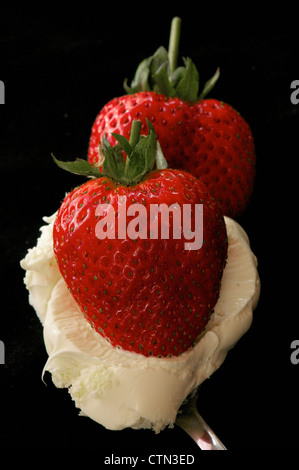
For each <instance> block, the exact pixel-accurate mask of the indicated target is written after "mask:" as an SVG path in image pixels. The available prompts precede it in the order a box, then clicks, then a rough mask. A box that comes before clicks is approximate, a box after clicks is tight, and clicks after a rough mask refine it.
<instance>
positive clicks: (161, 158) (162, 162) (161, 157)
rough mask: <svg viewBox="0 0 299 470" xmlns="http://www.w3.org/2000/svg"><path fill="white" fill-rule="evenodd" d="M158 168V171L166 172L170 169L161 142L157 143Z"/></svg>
mask: <svg viewBox="0 0 299 470" xmlns="http://www.w3.org/2000/svg"><path fill="white" fill-rule="evenodd" d="M156 167H157V170H165V168H167V167H168V164H167V161H166V159H165V157H164V154H163V152H162V149H161V145H160V142H159V141H157V150H156Z"/></svg>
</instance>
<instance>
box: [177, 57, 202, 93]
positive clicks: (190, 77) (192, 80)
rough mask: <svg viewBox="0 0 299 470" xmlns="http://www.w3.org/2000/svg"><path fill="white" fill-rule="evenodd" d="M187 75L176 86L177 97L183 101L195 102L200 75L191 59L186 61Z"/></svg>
mask: <svg viewBox="0 0 299 470" xmlns="http://www.w3.org/2000/svg"><path fill="white" fill-rule="evenodd" d="M184 62H185V73H184V74H183V76H182V78H181V80H180V81H179V83H178V84H177V86H176V96H179V97H180V98H181V99H182V100H186V101H195V100H196V99H197V95H198V88H199V75H198V71H197V68H196V67H195V65H194V63H193V62H192V60H191V59H189V57H188V58H187V59H184Z"/></svg>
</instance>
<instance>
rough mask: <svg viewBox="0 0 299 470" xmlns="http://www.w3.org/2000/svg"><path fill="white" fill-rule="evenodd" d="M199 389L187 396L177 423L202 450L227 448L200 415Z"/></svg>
mask: <svg viewBox="0 0 299 470" xmlns="http://www.w3.org/2000/svg"><path fill="white" fill-rule="evenodd" d="M196 399H197V391H196V392H195V393H193V394H192V395H191V396H190V397H187V399H186V400H185V402H184V403H183V404H182V406H181V408H180V411H179V413H178V415H177V418H176V424H177V425H178V426H179V427H180V428H182V429H183V430H184V431H185V432H186V433H187V434H189V436H190V437H191V438H192V439H193V440H194V441H195V442H196V444H197V445H198V447H199V448H200V449H202V450H227V449H226V447H225V446H224V445H223V444H222V442H221V441H220V439H219V438H218V437H217V436H216V434H215V433H214V432H213V431H212V429H211V428H210V426H208V424H207V423H206V422H205V420H204V419H203V418H202V417H201V416H200V414H199V412H198V410H197V405H196Z"/></svg>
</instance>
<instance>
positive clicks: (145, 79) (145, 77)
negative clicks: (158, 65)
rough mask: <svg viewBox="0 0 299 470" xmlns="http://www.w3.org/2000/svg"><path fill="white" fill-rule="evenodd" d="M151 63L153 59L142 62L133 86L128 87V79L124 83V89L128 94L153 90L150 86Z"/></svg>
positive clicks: (132, 83)
mask: <svg viewBox="0 0 299 470" xmlns="http://www.w3.org/2000/svg"><path fill="white" fill-rule="evenodd" d="M150 63H151V57H149V58H147V59H143V60H142V61H141V62H140V64H139V65H138V67H137V70H136V72H135V76H134V78H133V80H132V82H131V86H128V84H127V79H126V80H125V81H124V83H123V87H124V89H125V91H126V92H127V93H128V94H132V93H137V92H139V91H150V90H151V87H150V84H149V76H150Z"/></svg>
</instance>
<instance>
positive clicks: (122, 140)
mask: <svg viewBox="0 0 299 470" xmlns="http://www.w3.org/2000/svg"><path fill="white" fill-rule="evenodd" d="M111 135H113V137H114V138H115V139H116V140H117V142H118V143H119V144H120V146H121V147H122V149H123V150H124V152H125V153H126V154H127V155H128V156H130V154H131V152H132V147H131V145H130V143H129V142H128V140H127V139H126V138H125V137H124V136H123V135H120V134H116V133H115V132H112V134H111Z"/></svg>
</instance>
